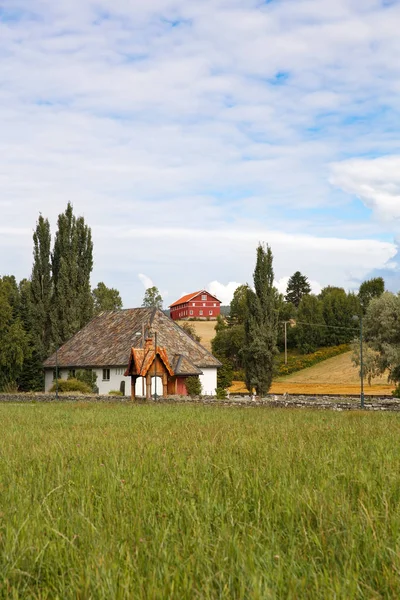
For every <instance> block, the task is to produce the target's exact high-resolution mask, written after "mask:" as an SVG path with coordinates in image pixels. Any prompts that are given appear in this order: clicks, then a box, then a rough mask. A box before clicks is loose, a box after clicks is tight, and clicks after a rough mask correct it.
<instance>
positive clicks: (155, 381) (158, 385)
mask: <svg viewBox="0 0 400 600" xmlns="http://www.w3.org/2000/svg"><path fill="white" fill-rule="evenodd" d="M155 393H157V396H162V395H163V383H162V379H161V377H154V375H153V377H152V378H151V395H152V396H154V394H155Z"/></svg>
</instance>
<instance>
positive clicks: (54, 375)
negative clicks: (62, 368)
mask: <svg viewBox="0 0 400 600" xmlns="http://www.w3.org/2000/svg"><path fill="white" fill-rule="evenodd" d="M56 378H57V369H53V381H55V380H56Z"/></svg>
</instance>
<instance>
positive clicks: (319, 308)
mask: <svg viewBox="0 0 400 600" xmlns="http://www.w3.org/2000/svg"><path fill="white" fill-rule="evenodd" d="M384 289H385V283H384V280H383V279H382V278H380V277H378V278H374V279H370V280H368V281H365V282H363V283H362V284H361V286H360V289H359V291H358V293H353V292H346V291H345V290H344V289H343V288H340V287H334V286H327V287H325V288H324V289H322V290H321V292H320V293H319V294H313V293H312V290H311V285H310V282H309V280H308V278H307V277H306V276H305V275H303V274H302V273H300V272H299V271H296V273H294V274H293V275H292V276H291V277H290V279H289V281H288V285H287V289H286V294H285V295H283V294H280V293H279V292H278V291H277V289H276V288H275V287H274V270H273V255H272V251H271V248H270V247H269V246H268V245H267V246H264V245H262V244H260V245H259V246H258V248H257V259H256V266H255V270H254V274H253V287H250V286H249V285H248V284H246V285H241V286H239V287H238V288H237V289H236V291H235V293H234V296H233V299H232V302H231V305H230V314H229V317H227V318H226V319H224V318H223V317H219V319H218V322H217V325H216V336H215V338H214V340H213V342H212V349H213V353H214V354H215V356H217V358H219V359H220V361H221V362H222V365H223V366H222V368H221V369H220V371H219V375H218V378H219V382H218V386H219V387H220V388H226V387H228V386H229V385H230V383H231V381H232V379H233V377H234V375H235V378H238V377H239V378H242V377H243V378H244V379H245V381H246V384H247V387H248V389H250V390H251V389H253V388H255V389H256V390H257V393H258V394H261V395H262V394H265V393H267V391H268V389H269V387H270V385H271V382H272V377H273V374H274V370H275V366H276V357H277V355H278V354H279V351H282V350H283V349H284V346H285V330H286V334H287V335H286V344H287V348H288V349H289V350H291V349H296V350H297V351H298V352H300V353H304V354H308V353H312V352H315V351H316V350H317V349H318V348H320V347H326V346H337V345H340V344H350V343H351V342H352V340H353V339H354V337H355V336H357V334H358V331H359V324H358V323H357V322H356V321H355V317H356V319H357V316H359V317H361V316H362V315H365V314H366V313H367V311H368V307H369V305H370V303H371V302H372V300H373V299H377V298H380V297H381V296H382V294H383V293H384ZM285 323H286V327H285V326H284V324H285Z"/></svg>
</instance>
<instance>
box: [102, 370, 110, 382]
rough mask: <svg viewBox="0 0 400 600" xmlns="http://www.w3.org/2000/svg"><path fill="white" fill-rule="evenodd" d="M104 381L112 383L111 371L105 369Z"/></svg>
mask: <svg viewBox="0 0 400 600" xmlns="http://www.w3.org/2000/svg"><path fill="white" fill-rule="evenodd" d="M103 381H110V369H103Z"/></svg>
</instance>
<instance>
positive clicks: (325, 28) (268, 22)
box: [0, 0, 400, 306]
mask: <svg viewBox="0 0 400 600" xmlns="http://www.w3.org/2000/svg"><path fill="white" fill-rule="evenodd" d="M399 22H400V3H399V2H391V3H388V2H384V1H378V0H336V1H335V2H329V3H326V2H320V1H319V0H273V1H272V2H268V3H260V2H258V1H253V0H203V1H202V2H194V1H192V0H147V2H145V3H144V2H142V1H139V0H113V1H112V2H111V0H96V1H94V0H58V1H57V2H52V1H51V0H3V1H2V2H1V8H0V59H1V60H0V131H1V135H0V189H1V194H0V214H1V217H0V274H5V273H15V274H16V276H17V277H19V278H22V277H26V276H29V274H30V269H31V256H32V230H33V228H34V226H35V222H36V219H37V216H38V214H39V212H42V214H44V215H46V216H48V217H49V218H50V220H51V222H52V224H53V228H54V224H55V221H56V217H57V214H58V213H59V212H61V211H62V210H64V208H65V206H66V204H67V202H68V201H71V202H72V203H73V204H74V208H75V211H76V213H77V214H83V215H84V216H85V217H86V219H87V222H88V223H89V224H90V225H91V227H92V230H93V236H94V241H95V269H94V273H93V284H94V285H95V284H96V283H97V282H98V281H100V280H103V281H104V282H105V283H106V284H107V285H111V286H114V287H117V288H118V289H120V291H121V293H122V296H123V301H124V305H125V306H135V305H138V304H140V303H141V299H142V297H143V293H144V289H145V287H146V285H149V284H150V283H151V282H152V283H154V284H156V285H157V286H158V287H159V288H160V290H161V292H162V293H163V296H164V299H165V304H169V303H170V302H172V301H174V300H175V299H176V298H177V297H179V296H180V295H181V294H183V293H185V292H189V291H192V290H194V289H198V288H202V287H208V288H209V289H210V290H211V291H212V292H214V293H216V294H217V295H219V296H220V297H221V299H222V300H223V301H224V302H228V301H229V299H230V297H231V295H232V292H233V290H234V288H235V285H237V284H239V283H244V282H246V281H250V280H251V276H252V270H253V267H254V258H255V247H256V245H257V243H258V242H259V241H265V242H268V243H269V244H270V245H271V246H272V249H273V253H274V264H275V274H276V281H277V284H278V286H279V288H280V289H281V290H282V291H283V290H284V288H285V284H286V281H287V278H288V277H289V276H290V275H291V274H292V273H293V272H294V271H296V270H301V271H302V272H304V273H305V274H306V275H307V276H308V277H309V279H310V280H311V281H312V282H313V287H314V290H315V291H318V290H319V289H320V287H322V286H324V285H327V284H335V285H342V286H344V287H345V288H346V289H356V288H357V286H358V285H359V283H360V282H361V281H362V280H363V279H365V278H367V277H369V276H371V275H374V274H376V273H379V274H384V275H385V276H386V278H387V281H388V284H389V286H390V287H391V289H395V290H397V289H399V288H400V285H398V276H399V270H400V267H399V255H398V241H397V240H398V238H399V236H400V148H399V145H400V135H399V134H400V131H399V130H400V118H399V116H400V115H399V112H400V83H399V82H400V72H399V71H400V63H399V61H398V56H399V53H400V37H399V35H398V23H399Z"/></svg>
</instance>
